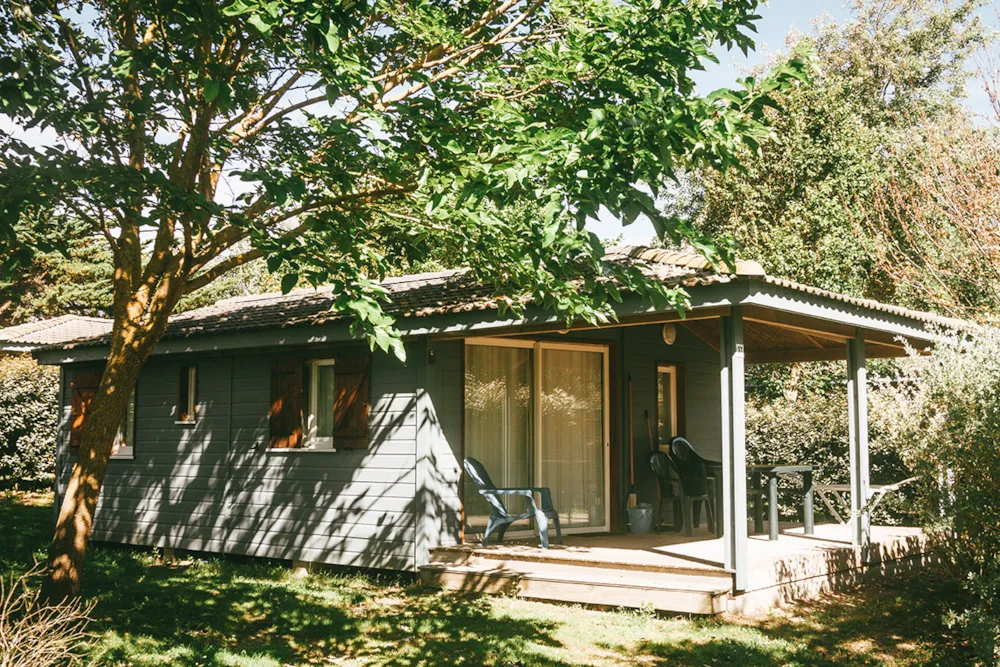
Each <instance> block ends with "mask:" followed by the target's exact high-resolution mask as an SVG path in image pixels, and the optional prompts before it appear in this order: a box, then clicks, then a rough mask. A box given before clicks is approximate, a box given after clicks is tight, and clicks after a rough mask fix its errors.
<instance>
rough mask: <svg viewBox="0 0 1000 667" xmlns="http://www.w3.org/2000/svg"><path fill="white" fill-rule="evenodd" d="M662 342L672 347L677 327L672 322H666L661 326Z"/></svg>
mask: <svg viewBox="0 0 1000 667" xmlns="http://www.w3.org/2000/svg"><path fill="white" fill-rule="evenodd" d="M661 333H662V334H663V342H664V343H666V344H667V345H673V344H674V341H675V340H677V325H676V324H674V323H673V322H667V323H666V324H664V325H663V331H662V332H661Z"/></svg>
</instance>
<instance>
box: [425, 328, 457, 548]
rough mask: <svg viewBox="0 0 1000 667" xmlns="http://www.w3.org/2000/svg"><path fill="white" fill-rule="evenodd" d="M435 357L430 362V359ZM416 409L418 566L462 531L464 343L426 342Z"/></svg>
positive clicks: (455, 341) (455, 540) (454, 541)
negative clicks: (431, 355)
mask: <svg viewBox="0 0 1000 667" xmlns="http://www.w3.org/2000/svg"><path fill="white" fill-rule="evenodd" d="M430 353H433V354H434V362H433V363H431V362H430V357H429V354H430ZM423 360H424V362H425V363H423V364H419V365H418V366H417V367H418V369H420V371H419V373H420V376H421V381H420V382H419V385H420V387H421V390H420V394H419V399H418V403H417V469H416V473H417V497H416V498H417V511H418V523H417V543H416V559H417V565H422V564H424V563H426V562H427V560H428V552H429V550H430V549H431V548H433V547H436V546H440V545H442V544H455V543H457V542H458V541H459V540H460V539H461V529H462V498H461V479H462V467H461V461H462V428H463V421H462V419H463V416H462V409H463V386H464V379H463V377H462V373H463V343H462V341H458V340H452V341H428V343H427V349H426V351H425V352H423Z"/></svg>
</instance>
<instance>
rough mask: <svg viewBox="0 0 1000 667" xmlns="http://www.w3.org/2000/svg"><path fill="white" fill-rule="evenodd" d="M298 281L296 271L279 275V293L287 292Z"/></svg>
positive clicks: (293, 287)
mask: <svg viewBox="0 0 1000 667" xmlns="http://www.w3.org/2000/svg"><path fill="white" fill-rule="evenodd" d="M298 282H299V274H297V273H286V274H285V275H284V276H282V277H281V293H282V294H288V293H289V292H291V291H292V290H293V289H295V286H296V285H297V284H298Z"/></svg>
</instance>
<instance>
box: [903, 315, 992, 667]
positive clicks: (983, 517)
mask: <svg viewBox="0 0 1000 667" xmlns="http://www.w3.org/2000/svg"><path fill="white" fill-rule="evenodd" d="M911 364H912V367H913V372H914V373H915V374H916V376H917V382H915V383H914V384H913V385H912V386H910V387H906V388H897V390H896V392H895V396H894V400H895V402H896V403H897V405H898V406H899V409H898V410H896V411H894V413H893V414H894V415H895V419H896V421H895V423H893V424H891V425H890V428H891V429H892V430H894V431H896V433H897V438H898V442H899V443H900V445H901V447H903V448H905V452H906V455H907V457H908V458H909V460H910V462H911V464H912V465H913V467H914V469H915V470H916V471H917V474H918V475H919V476H920V479H921V487H922V491H923V492H924V494H925V495H926V498H927V502H925V503H924V504H923V506H924V508H925V511H924V516H923V519H924V525H925V530H926V532H927V534H928V535H929V536H930V538H931V540H932V542H933V544H934V546H935V547H936V549H937V551H938V553H940V554H941V556H942V557H943V559H944V561H945V563H946V564H947V565H948V568H949V570H950V572H951V574H952V576H953V577H954V578H955V579H957V580H958V581H960V582H962V583H963V585H964V586H965V589H966V591H967V592H968V594H969V599H970V602H969V604H968V606H967V607H966V608H965V609H961V610H956V611H955V612H954V613H953V614H952V620H953V621H954V622H955V623H956V624H958V625H959V626H960V627H962V628H963V629H964V630H965V631H966V634H967V637H968V639H969V641H970V643H971V644H972V645H973V646H974V648H975V649H976V652H977V655H978V656H979V658H980V659H981V660H982V661H984V662H985V663H987V664H991V665H1000V331H998V330H995V329H989V330H984V331H982V332H979V333H976V334H975V335H973V336H971V337H970V336H964V335H963V336H959V335H953V336H952V337H951V338H949V339H948V340H947V341H946V342H945V343H943V344H941V345H939V346H938V347H937V349H936V350H935V353H934V355H933V356H932V357H929V358H917V359H914V360H912V362H911Z"/></svg>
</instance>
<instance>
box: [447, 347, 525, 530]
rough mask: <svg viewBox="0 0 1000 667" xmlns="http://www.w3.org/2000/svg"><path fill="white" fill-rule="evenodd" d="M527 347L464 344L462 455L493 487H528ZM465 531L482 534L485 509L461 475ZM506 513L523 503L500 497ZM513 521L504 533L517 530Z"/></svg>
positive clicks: (515, 511) (471, 484) (487, 511)
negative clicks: (478, 466) (474, 461)
mask: <svg viewBox="0 0 1000 667" xmlns="http://www.w3.org/2000/svg"><path fill="white" fill-rule="evenodd" d="M532 356H533V350H532V348H531V347H508V346H502V347H501V346H494V345H466V346H465V455H466V456H471V457H472V458H475V459H478V460H479V461H480V462H481V463H482V464H483V466H484V467H485V468H486V470H487V472H488V473H489V474H490V477H491V478H492V480H493V483H494V484H496V485H497V486H498V487H525V486H532V479H533V478H534V475H533V472H534V470H533V468H534V461H535V452H534V438H533V432H534V423H533V401H532V383H533V370H532ZM464 498H465V521H466V531H467V532H468V533H471V534H473V535H474V534H480V535H481V534H482V533H483V531H484V530H485V529H486V520H487V519H488V518H489V514H490V509H489V505H488V504H487V503H486V501H485V500H483V498H482V496H481V495H480V494H479V490H478V488H476V485H475V483H474V482H473V481H472V480H471V479H469V476H468V475H466V476H465V488H464ZM503 500H504V503H505V504H506V506H507V509H508V510H509V511H510V512H511V513H512V514H520V513H522V512H524V511H525V510H526V507H527V501H526V499H524V498H518V497H516V496H506V497H504V499H503ZM522 527H523V528H525V529H529V528H530V527H531V526H529V524H527V523H519V524H517V525H515V526H514V529H513V530H512V531H511V532H510V533H509V534H510V535H514V530H517V529H519V528H522Z"/></svg>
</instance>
